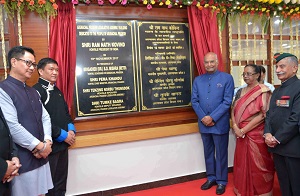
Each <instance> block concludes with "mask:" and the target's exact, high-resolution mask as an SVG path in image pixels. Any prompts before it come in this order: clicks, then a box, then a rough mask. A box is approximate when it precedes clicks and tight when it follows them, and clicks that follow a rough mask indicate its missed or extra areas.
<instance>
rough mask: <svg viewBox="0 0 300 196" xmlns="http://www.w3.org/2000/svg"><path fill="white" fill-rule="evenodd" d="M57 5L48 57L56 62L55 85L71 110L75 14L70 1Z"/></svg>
mask: <svg viewBox="0 0 300 196" xmlns="http://www.w3.org/2000/svg"><path fill="white" fill-rule="evenodd" d="M57 5H58V15H57V16H56V18H54V19H52V20H51V23H50V36H49V41H50V43H49V57H51V58H53V59H55V60H56V61H57V62H58V66H59V77H58V79H57V87H58V88H59V89H60V90H61V91H62V93H63V94H64V97H65V100H66V102H67V104H68V108H69V111H71V106H72V103H73V91H74V83H75V68H76V15H75V9H74V7H73V4H72V3H71V2H69V3H67V2H66V3H63V2H61V0H58V1H57Z"/></svg>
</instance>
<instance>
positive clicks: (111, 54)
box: [75, 19, 138, 117]
mask: <svg viewBox="0 0 300 196" xmlns="http://www.w3.org/2000/svg"><path fill="white" fill-rule="evenodd" d="M76 27H77V57H76V80H75V82H76V83H75V84H76V88H75V96H76V108H77V110H76V111H77V116H79V117H81V116H90V115H101V114H110V113H120V112H134V111H137V107H138V106H137V104H138V102H137V91H136V89H137V87H136V68H135V63H134V56H133V54H134V48H133V44H134V43H133V38H132V36H133V24H132V22H130V21H102V20H80V19H77V21H76Z"/></svg>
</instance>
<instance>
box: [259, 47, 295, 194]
mask: <svg viewBox="0 0 300 196" xmlns="http://www.w3.org/2000/svg"><path fill="white" fill-rule="evenodd" d="M274 58H275V60H276V74H277V77H278V79H279V80H281V86H280V87H279V88H277V89H275V91H274V92H273V95H272V98H271V101H270V109H269V111H268V112H267V116H266V124H265V134H264V137H265V143H266V144H267V145H268V146H269V151H270V152H272V153H273V158H274V164H275V168H276V171H277V176H278V180H279V184H280V189H281V192H282V195H284V196H293V195H294V196H296V195H300V169H299V167H300V134H299V120H300V118H299V117H300V80H299V79H298V78H297V76H296V74H297V71H298V59H297V57H296V56H295V55H293V54H290V53H281V54H280V53H277V54H275V56H274Z"/></svg>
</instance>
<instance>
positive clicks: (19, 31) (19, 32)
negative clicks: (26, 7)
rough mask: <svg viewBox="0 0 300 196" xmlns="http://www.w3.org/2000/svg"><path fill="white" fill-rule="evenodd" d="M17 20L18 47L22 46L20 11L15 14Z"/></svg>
mask: <svg viewBox="0 0 300 196" xmlns="http://www.w3.org/2000/svg"><path fill="white" fill-rule="evenodd" d="M17 20H18V37H19V44H20V46H22V45H23V39H22V25H21V14H20V10H18V13H17Z"/></svg>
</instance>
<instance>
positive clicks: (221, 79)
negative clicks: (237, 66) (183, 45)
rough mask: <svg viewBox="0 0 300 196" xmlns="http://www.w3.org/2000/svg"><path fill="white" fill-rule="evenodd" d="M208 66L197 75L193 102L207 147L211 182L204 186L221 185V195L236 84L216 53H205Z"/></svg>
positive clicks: (207, 162)
mask: <svg viewBox="0 0 300 196" xmlns="http://www.w3.org/2000/svg"><path fill="white" fill-rule="evenodd" d="M204 66H205V70H206V74H203V75H201V76H198V77H197V78H195V80H194V83H193V92H192V101H191V102H192V106H193V109H194V111H195V112H196V114H197V116H198V125H199V130H200V133H201V137H202V140H203V147H204V157H205V165H206V175H207V181H206V182H205V183H204V184H203V185H202V186H201V189H202V190H207V189H209V188H211V187H212V186H213V185H218V186H217V189H216V194H218V195H221V194H223V193H224V192H225V187H226V184H227V178H228V138H229V117H230V114H229V108H230V106H231V102H232V97H233V91H234V83H233V78H232V76H231V75H230V74H227V73H224V72H220V71H218V70H217V68H218V58H217V55H216V54H215V53H213V52H209V53H207V54H206V55H205V57H204Z"/></svg>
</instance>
